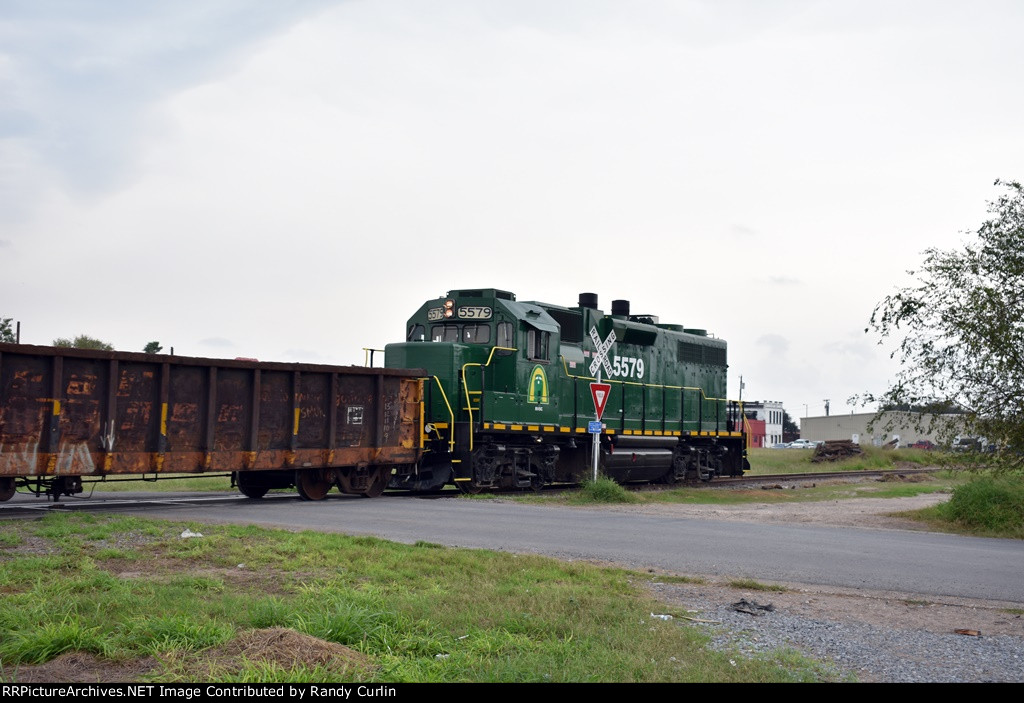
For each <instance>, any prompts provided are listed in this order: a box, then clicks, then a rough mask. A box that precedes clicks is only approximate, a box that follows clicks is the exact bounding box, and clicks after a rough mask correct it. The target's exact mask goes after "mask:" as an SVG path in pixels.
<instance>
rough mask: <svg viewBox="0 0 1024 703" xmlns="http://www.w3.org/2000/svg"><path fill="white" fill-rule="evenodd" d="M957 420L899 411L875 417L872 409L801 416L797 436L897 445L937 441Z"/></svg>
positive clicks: (953, 428) (951, 430) (945, 437)
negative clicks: (844, 413)
mask: <svg viewBox="0 0 1024 703" xmlns="http://www.w3.org/2000/svg"><path fill="white" fill-rule="evenodd" d="M959 420H960V418H959V416H957V415H939V416H935V415H923V414H921V413H910V412H903V411H889V412H884V413H881V414H880V415H878V417H877V419H876V413H856V414H854V413H851V414H849V415H830V416H826V417H805V418H802V419H801V420H800V436H801V437H803V438H804V439H812V440H820V441H824V440H830V439H849V440H853V441H854V442H857V443H858V444H867V445H874V446H876V447H880V446H882V445H883V444H889V443H891V442H894V441H895V442H897V443H898V445H899V446H901V447H906V446H908V445H910V444H913V443H914V442H920V441H925V440H927V441H929V442H933V443H935V444H941V443H942V442H943V440H946V441H948V439H949V437H950V436H952V435H954V434H956V431H957V427H956V425H957V424H959ZM872 421H874V422H872ZM869 425H870V427H869Z"/></svg>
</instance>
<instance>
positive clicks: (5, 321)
mask: <svg viewBox="0 0 1024 703" xmlns="http://www.w3.org/2000/svg"><path fill="white" fill-rule="evenodd" d="M12 322H14V318H13V317H0V342H11V343H12V344H13V343H14V342H16V341H17V338H16V337H15V336H14V329H13V328H12V327H11V323H12Z"/></svg>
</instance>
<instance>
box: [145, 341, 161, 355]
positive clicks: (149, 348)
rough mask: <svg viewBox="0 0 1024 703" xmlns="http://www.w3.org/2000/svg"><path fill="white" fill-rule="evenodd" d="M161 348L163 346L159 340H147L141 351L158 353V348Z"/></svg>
mask: <svg viewBox="0 0 1024 703" xmlns="http://www.w3.org/2000/svg"><path fill="white" fill-rule="evenodd" d="M163 348H164V347H163V345H162V344H160V342H149V343H148V344H146V346H144V347H143V348H142V351H143V352H145V353H146V354H159V353H160V350H162V349H163Z"/></svg>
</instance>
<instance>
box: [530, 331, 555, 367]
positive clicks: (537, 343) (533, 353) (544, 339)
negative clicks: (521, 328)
mask: <svg viewBox="0 0 1024 703" xmlns="http://www.w3.org/2000/svg"><path fill="white" fill-rule="evenodd" d="M550 341H551V333H550V332H542V331H541V330H535V329H532V328H531V329H530V331H529V332H527V335H526V358H527V359H532V360H534V361H547V360H548V345H549V344H550Z"/></svg>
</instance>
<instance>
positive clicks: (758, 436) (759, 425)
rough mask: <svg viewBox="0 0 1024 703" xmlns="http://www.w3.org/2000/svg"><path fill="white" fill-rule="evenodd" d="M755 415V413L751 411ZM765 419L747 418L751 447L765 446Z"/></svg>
mask: <svg viewBox="0 0 1024 703" xmlns="http://www.w3.org/2000/svg"><path fill="white" fill-rule="evenodd" d="M751 415H753V413H751ZM764 434H765V433H764V420H752V419H750V418H749V417H748V418H747V437H748V441H749V442H750V444H749V446H751V447H763V446H764Z"/></svg>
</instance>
